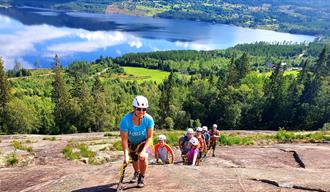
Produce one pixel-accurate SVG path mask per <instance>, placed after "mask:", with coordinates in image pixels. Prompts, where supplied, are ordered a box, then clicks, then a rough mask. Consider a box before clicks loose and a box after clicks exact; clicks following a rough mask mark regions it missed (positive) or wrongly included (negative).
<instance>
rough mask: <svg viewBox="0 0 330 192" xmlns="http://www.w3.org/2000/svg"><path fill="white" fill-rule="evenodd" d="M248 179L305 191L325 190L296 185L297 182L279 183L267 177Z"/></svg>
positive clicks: (323, 191) (319, 191)
mask: <svg viewBox="0 0 330 192" xmlns="http://www.w3.org/2000/svg"><path fill="white" fill-rule="evenodd" d="M250 180H252V181H258V182H262V183H267V184H270V185H273V186H276V187H279V188H290V189H300V190H305V191H316V192H326V191H325V190H323V189H318V188H311V187H306V186H301V185H297V184H290V183H279V182H277V181H273V180H269V179H257V178H252V179H250Z"/></svg>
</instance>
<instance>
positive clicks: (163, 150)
mask: <svg viewBox="0 0 330 192" xmlns="http://www.w3.org/2000/svg"><path fill="white" fill-rule="evenodd" d="M169 154H170V155H171V161H170V158H169ZM155 156H156V162H157V163H160V161H159V160H161V162H162V163H163V164H170V163H173V162H174V153H173V150H172V149H171V147H170V146H169V145H168V144H167V143H166V136H165V135H159V136H158V143H157V144H156V145H155Z"/></svg>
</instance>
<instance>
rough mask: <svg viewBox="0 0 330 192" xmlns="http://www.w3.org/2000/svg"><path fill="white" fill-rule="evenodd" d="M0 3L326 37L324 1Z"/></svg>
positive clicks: (328, 14) (328, 9) (329, 6)
mask: <svg viewBox="0 0 330 192" xmlns="http://www.w3.org/2000/svg"><path fill="white" fill-rule="evenodd" d="M0 4H10V5H14V6H35V7H44V8H51V9H62V10H74V11H84V12H103V13H104V12H107V13H121V14H130V15H144V16H153V17H162V18H177V19H189V20H198V21H207V22H213V23H224V24H233V25H237V26H243V27H251V28H261V29H269V30H275V31H283V32H290V33H299V34H307V35H317V36H327V37H329V36H330V30H329V29H330V22H328V21H329V19H330V1H328V0H326V1H321V0H303V1H301V0H258V1H257V0H249V1H245V0H208V1H202V0H171V1H165V0H160V1H149V0H148V1H147V0H135V1H132V0H129V1H125V0H93V1H90V0H75V1H72V0H44V1H39V0H0Z"/></svg>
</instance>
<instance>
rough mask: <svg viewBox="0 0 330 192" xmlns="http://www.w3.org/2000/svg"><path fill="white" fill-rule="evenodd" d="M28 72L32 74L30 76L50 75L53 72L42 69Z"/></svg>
mask: <svg viewBox="0 0 330 192" xmlns="http://www.w3.org/2000/svg"><path fill="white" fill-rule="evenodd" d="M30 71H31V73H32V76H37V75H44V74H51V73H52V72H53V71H52V70H51V69H44V68H39V69H31V70H30Z"/></svg>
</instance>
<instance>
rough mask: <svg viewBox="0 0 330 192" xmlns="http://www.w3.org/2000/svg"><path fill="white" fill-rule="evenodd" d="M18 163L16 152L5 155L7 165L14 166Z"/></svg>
mask: <svg viewBox="0 0 330 192" xmlns="http://www.w3.org/2000/svg"><path fill="white" fill-rule="evenodd" d="M17 163H18V159H17V156H16V153H14V152H13V153H10V154H8V155H7V156H6V165H7V166H14V165H16V164H17Z"/></svg>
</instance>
